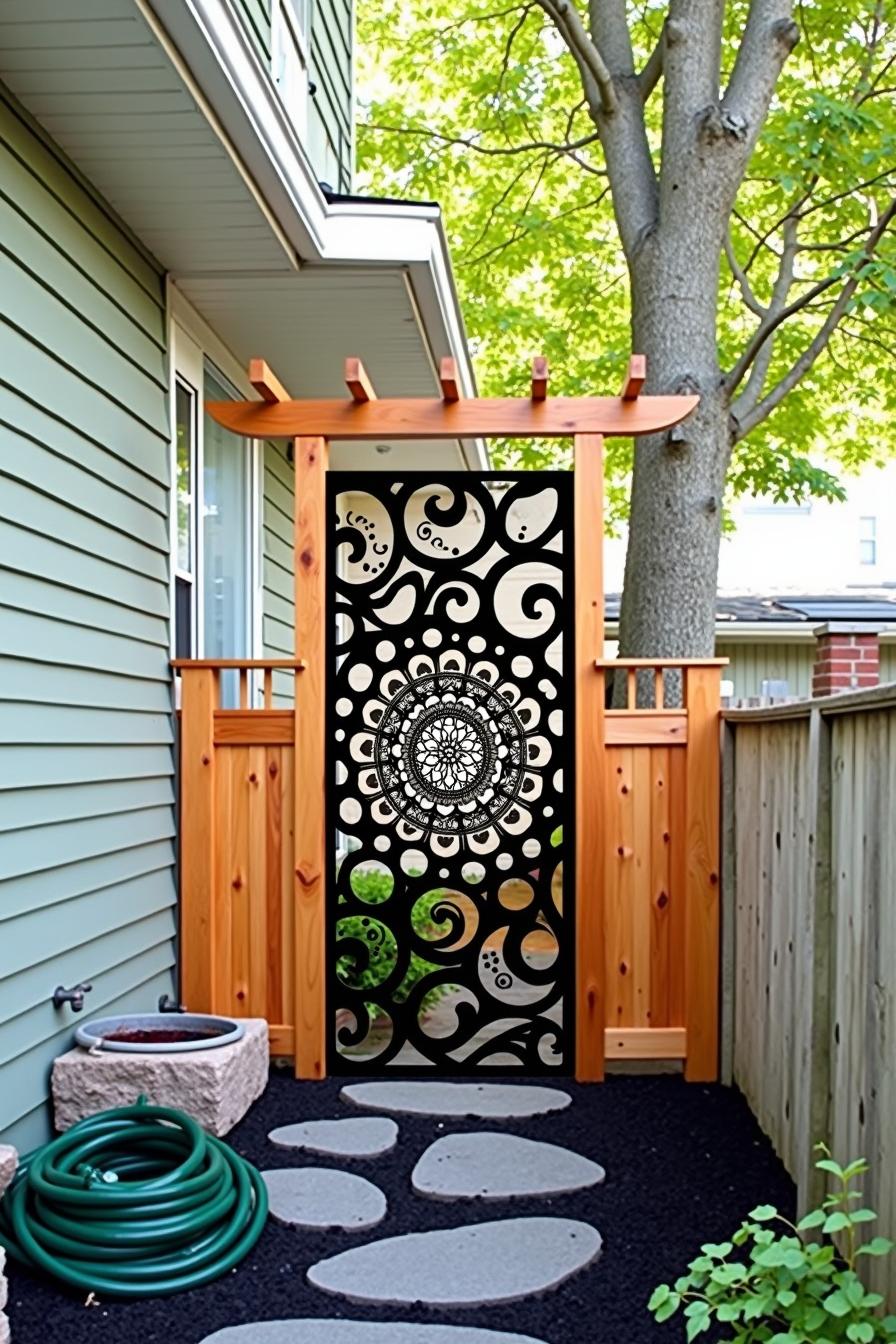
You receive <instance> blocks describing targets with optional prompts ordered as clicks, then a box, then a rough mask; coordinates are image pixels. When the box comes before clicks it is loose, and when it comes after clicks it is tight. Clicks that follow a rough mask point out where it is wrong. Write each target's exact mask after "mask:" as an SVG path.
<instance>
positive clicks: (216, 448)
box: [171, 322, 262, 708]
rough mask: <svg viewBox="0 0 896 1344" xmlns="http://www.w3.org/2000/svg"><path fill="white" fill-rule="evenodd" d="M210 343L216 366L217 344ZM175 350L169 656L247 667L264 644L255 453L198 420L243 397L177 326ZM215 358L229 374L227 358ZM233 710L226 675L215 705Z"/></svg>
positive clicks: (233, 688)
mask: <svg viewBox="0 0 896 1344" xmlns="http://www.w3.org/2000/svg"><path fill="white" fill-rule="evenodd" d="M207 339H208V342H209V348H211V349H213V350H214V351H215V355H216V358H217V356H218V353H219V352H218V348H217V345H216V343H215V341H214V340H213V339H212V337H211V336H208V338H207ZM172 346H173V351H174V367H175V374H174V386H173V402H174V405H173V420H174V424H173V437H174V443H173V447H172V458H173V461H172V468H173V473H174V480H175V490H174V500H173V503H172V510H173V512H172V519H171V534H172V535H171V553H172V569H173V572H174V584H173V592H172V626H173V630H172V648H173V652H174V655H175V657H177V658H251V657H253V656H254V655H255V653H256V652H257V650H258V648H259V647H260V635H261V628H260V627H261V570H262V566H261V559H260V548H261V535H260V532H261V528H260V522H261V502H260V488H261V468H260V458H259V447H258V445H257V444H256V443H255V442H253V441H252V440H248V439H244V438H242V437H241V436H239V435H237V434H232V433H231V432H230V431H229V430H226V429H224V428H223V426H221V425H219V424H217V423H216V422H215V421H214V420H212V419H211V417H210V416H209V415H208V414H207V413H205V412H204V411H203V410H202V407H203V405H204V403H205V401H207V400H208V401H226V400H227V399H228V398H229V397H239V396H241V395H242V393H241V392H240V391H239V390H238V388H237V386H235V385H233V384H231V383H230V382H229V381H228V380H227V379H226V378H225V377H224V375H223V374H222V373H221V372H220V369H219V368H218V367H217V366H216V365H212V364H211V363H210V361H209V360H207V359H206V358H205V356H204V353H203V349H202V347H201V346H200V345H199V344H198V343H197V342H196V341H194V340H193V339H192V338H191V337H190V336H189V335H188V334H187V332H186V331H185V330H183V329H182V328H181V326H180V324H179V322H175V323H173V324H172ZM221 358H222V361H223V362H224V364H225V366H226V365H227V362H228V357H226V356H225V355H223V354H222V355H221ZM239 377H240V374H239V372H238V371H236V370H235V371H234V378H235V379H239ZM253 694H254V691H253ZM237 703H238V682H237V678H236V674H235V673H232V672H229V671H228V672H225V673H222V676H221V704H222V706H224V707H225V708H226V707H229V706H232V705H236V704H237Z"/></svg>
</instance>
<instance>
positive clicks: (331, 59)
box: [234, 0, 354, 192]
mask: <svg viewBox="0 0 896 1344" xmlns="http://www.w3.org/2000/svg"><path fill="white" fill-rule="evenodd" d="M234 3H235V5H236V11H237V13H238V15H239V17H240V19H241V20H242V23H243V25H244V27H245V29H246V31H247V33H248V34H249V36H250V38H251V39H252V43H253V45H254V46H255V49H256V50H257V52H258V54H259V56H260V57H261V59H262V61H263V62H264V64H265V65H266V66H267V67H268V69H270V65H271V50H272V33H271V26H272V25H271V0H234ZM309 3H310V11H311V41H310V68H309V71H308V74H309V77H310V80H311V82H312V84H314V85H315V86H316V91H315V93H314V94H310V95H309V99H308V133H307V140H306V144H305V149H306V152H307V154H308V157H309V158H310V160H311V163H312V165H313V167H314V170H315V172H316V173H317V175H318V177H319V178H320V179H321V180H323V181H326V182H327V183H328V184H329V185H330V186H331V187H332V188H333V189H334V190H335V191H341V192H348V191H351V188H352V173H353V126H354V109H353V102H354V96H353V85H352V43H353V34H354V17H353V13H352V0H309Z"/></svg>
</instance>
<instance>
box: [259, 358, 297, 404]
mask: <svg viewBox="0 0 896 1344" xmlns="http://www.w3.org/2000/svg"><path fill="white" fill-rule="evenodd" d="M249 382H250V383H251V384H252V386H253V387H254V388H255V391H256V392H257V393H258V395H259V396H260V397H261V398H262V400H263V401H266V402H268V403H270V404H273V403H274V402H277V401H289V393H288V392H287V390H286V388H285V387H284V386H283V384H282V383H281V381H280V379H279V378H278V377H277V375H276V374H275V373H274V372H273V370H272V369H270V368H269V366H268V365H267V364H266V363H265V361H264V360H263V359H250V360H249Z"/></svg>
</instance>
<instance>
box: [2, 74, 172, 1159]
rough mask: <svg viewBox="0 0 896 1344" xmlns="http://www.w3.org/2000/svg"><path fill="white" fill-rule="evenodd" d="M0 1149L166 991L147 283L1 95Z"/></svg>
mask: <svg viewBox="0 0 896 1344" xmlns="http://www.w3.org/2000/svg"><path fill="white" fill-rule="evenodd" d="M0 160H2V162H0V181H2V183H3V192H2V195H0V214H2V223H0V239H2V244H0V246H2V251H0V267H2V281H0V286H2V293H3V312H2V322H0V649H2V655H3V656H2V659H0V1135H2V1136H3V1138H4V1139H8V1140H9V1141H10V1142H13V1143H15V1144H17V1146H20V1147H23V1148H28V1147H30V1146H33V1145H34V1144H35V1143H37V1142H39V1141H41V1140H42V1139H44V1138H45V1137H47V1134H48V1112H47V1109H46V1108H45V1107H44V1102H45V1099H46V1096H47V1082H48V1072H49V1068H50V1065H51V1063H52V1060H53V1058H54V1057H55V1056H56V1055H57V1054H59V1053H60V1051H62V1050H64V1049H65V1048H66V1047H67V1046H68V1044H69V1042H70V1040H71V1034H72V1027H73V1025H74V1023H75V1020H76V1019H75V1018H74V1017H73V1015H72V1013H71V1011H70V1010H69V1009H64V1010H62V1011H57V1010H55V1009H54V1008H53V1006H52V1003H51V1001H50V1000H51V996H52V993H53V990H54V988H55V987H56V986H57V985H58V984H60V983H61V984H64V985H68V986H70V985H73V984H74V983H76V982H77V981H79V980H87V981H90V982H92V984H93V991H92V993H91V994H90V995H89V996H88V1001H87V1002H88V1012H89V1014H91V1015H94V1014H98V1013H101V1012H107V1011H110V1010H113V1011H116V1010H119V1009H122V1010H123V1009H129V1010H135V1009H146V1008H153V1007H154V1006H155V1002H156V1000H157V998H158V996H159V995H160V994H161V993H163V992H167V991H170V990H171V989H172V988H173V975H172V972H173V967H174V945H173V937H174V933H175V915H174V903H175V887H174V870H173V863H174V843H173V838H174V812H173V767H172V751H171V747H172V719H171V714H170V703H171V702H170V684H169V669H168V656H169V628H168V618H169V587H168V583H169V575H168V479H169V453H170V447H169V432H170V431H169V420H168V396H167V392H168V384H167V378H168V375H167V367H166V350H165V314H164V300H163V284H162V277H161V274H160V271H159V269H158V267H157V266H156V265H155V264H154V263H153V261H152V260H151V258H150V257H149V256H148V255H147V254H146V253H144V252H143V251H142V250H141V249H140V248H139V246H137V245H136V244H135V243H134V242H133V241H132V240H131V239H130V238H129V236H128V235H127V233H126V232H125V230H124V229H123V228H122V227H121V225H120V224H119V223H118V222H117V221H116V219H115V218H114V217H113V216H112V214H111V213H110V212H109V211H108V210H107V209H105V208H104V206H103V204H102V203H101V202H100V201H99V200H98V199H97V198H95V197H94V196H93V194H92V193H91V191H90V190H89V189H88V188H87V187H86V186H85V184H84V183H83V182H82V181H81V179H80V178H79V176H78V174H77V172H76V170H74V169H73V168H72V167H71V166H70V165H69V164H68V162H67V161H66V159H65V157H64V155H63V154H62V153H61V151H60V150H58V149H57V148H55V147H54V145H53V144H52V142H51V141H49V140H48V139H47V138H46V137H45V136H44V135H43V134H42V132H40V131H38V130H37V129H36V128H35V127H34V125H33V124H32V123H31V122H29V120H28V118H27V117H26V116H25V114H24V113H22V112H21V110H20V109H19V108H18V107H17V105H16V104H15V101H14V100H13V99H12V97H11V95H8V94H6V93H5V91H4V90H3V89H2V86H0Z"/></svg>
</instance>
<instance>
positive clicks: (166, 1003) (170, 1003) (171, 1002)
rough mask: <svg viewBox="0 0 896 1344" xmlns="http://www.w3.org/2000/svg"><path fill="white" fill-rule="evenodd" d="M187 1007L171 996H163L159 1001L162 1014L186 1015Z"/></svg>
mask: <svg viewBox="0 0 896 1344" xmlns="http://www.w3.org/2000/svg"><path fill="white" fill-rule="evenodd" d="M186 1011H187V1006H186V1004H184V1003H178V1001H177V999H172V997H171V995H170V994H163V995H162V997H161V998H160V999H159V1012H160V1013H185V1012H186Z"/></svg>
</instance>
